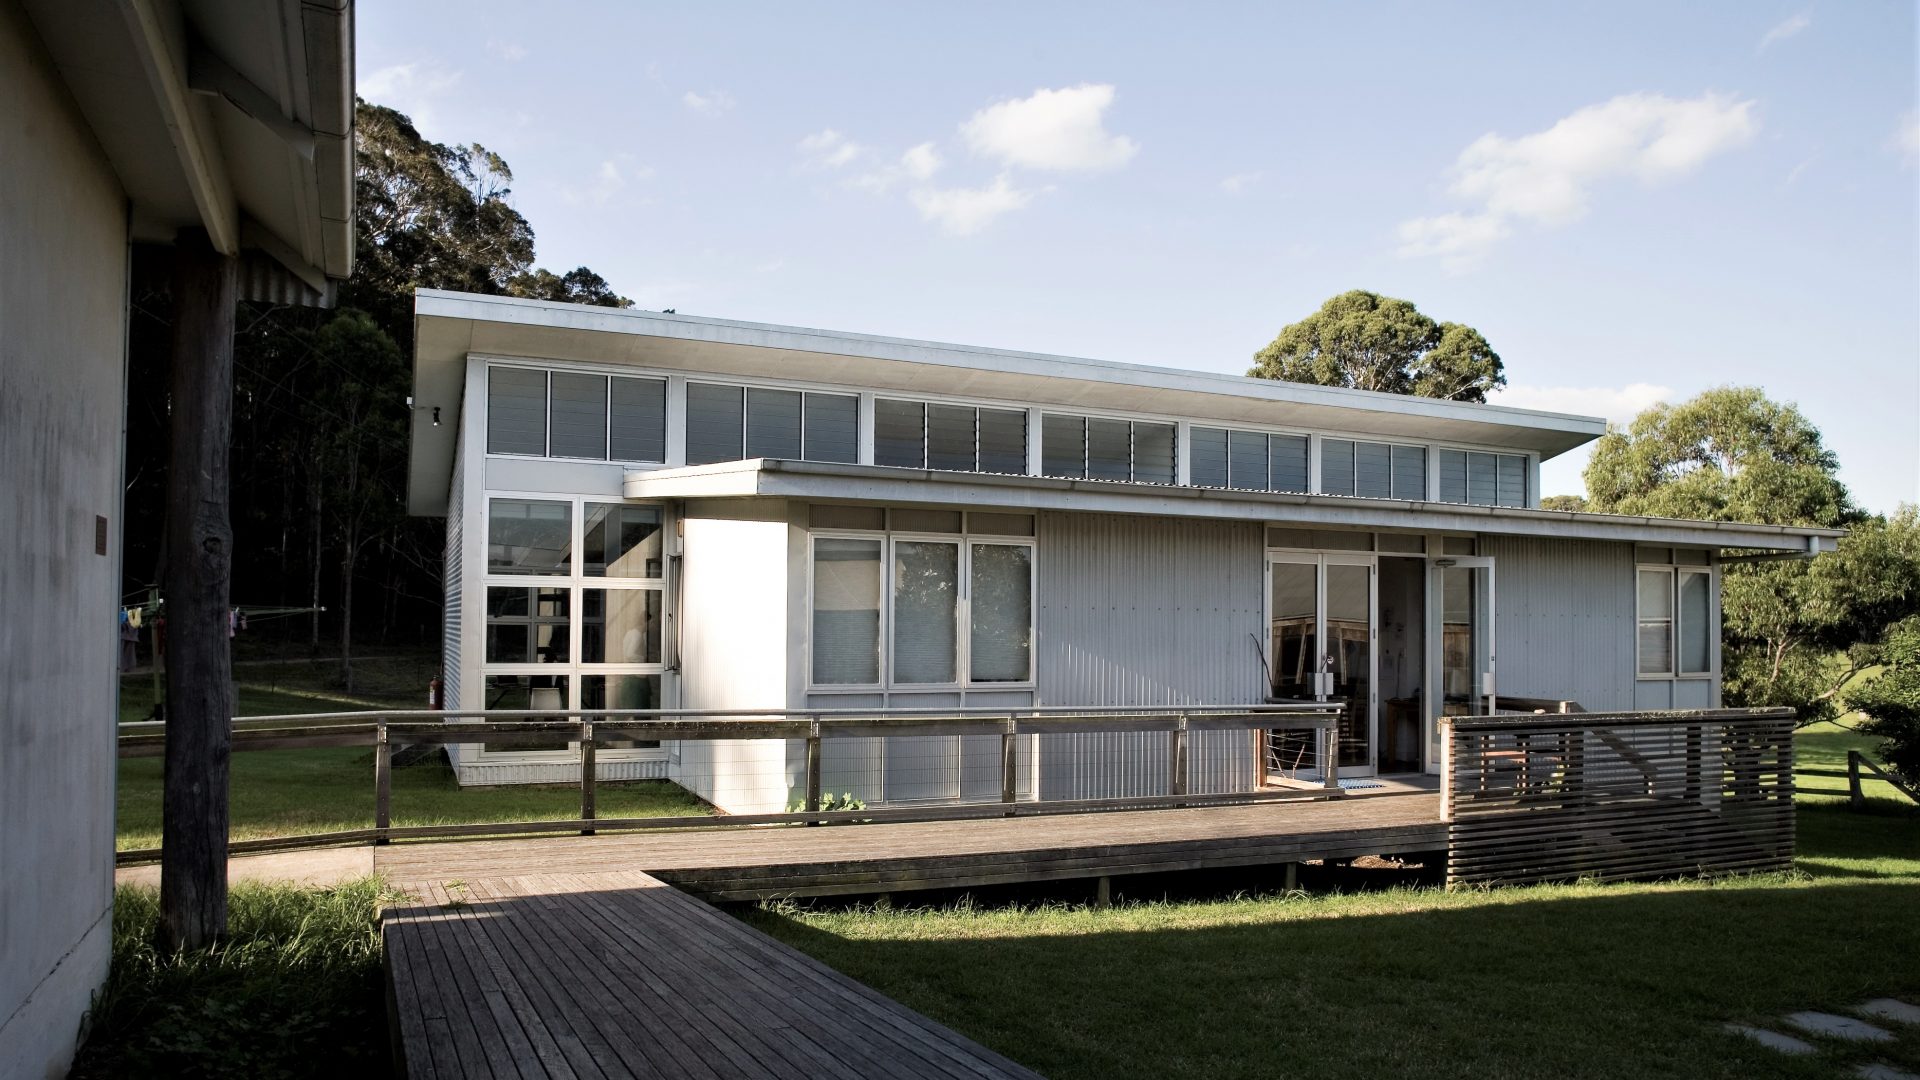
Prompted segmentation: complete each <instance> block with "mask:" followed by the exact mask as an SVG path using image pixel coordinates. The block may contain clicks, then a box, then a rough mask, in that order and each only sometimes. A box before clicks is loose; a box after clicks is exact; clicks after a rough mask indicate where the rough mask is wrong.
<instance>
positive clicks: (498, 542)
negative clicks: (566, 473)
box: [487, 499, 573, 575]
mask: <svg viewBox="0 0 1920 1080" xmlns="http://www.w3.org/2000/svg"><path fill="white" fill-rule="evenodd" d="M572 566H573V506H572V504H570V503H564V502H549V501H546V500H536V499H494V500H492V501H490V502H489V503H488V504H487V573H489V574H561V575H565V574H568V573H571V572H572Z"/></svg>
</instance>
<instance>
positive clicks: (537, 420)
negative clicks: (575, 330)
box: [487, 367, 667, 461]
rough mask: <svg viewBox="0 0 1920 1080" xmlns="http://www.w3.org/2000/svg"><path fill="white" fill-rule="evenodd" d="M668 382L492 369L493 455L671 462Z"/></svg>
mask: <svg viewBox="0 0 1920 1080" xmlns="http://www.w3.org/2000/svg"><path fill="white" fill-rule="evenodd" d="M666 449H667V384H666V380H664V379H649V378H638V377H630V376H625V375H589V374H584V373H581V372H573V371H539V370H535V369H532V368H516V367H490V368H488V369H487V452H488V453H490V454H527V455H531V456H535V457H561V458H587V459H589V460H593V461H606V460H609V459H611V460H614V461H665V460H666Z"/></svg>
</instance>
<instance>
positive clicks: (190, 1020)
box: [71, 878, 389, 1080]
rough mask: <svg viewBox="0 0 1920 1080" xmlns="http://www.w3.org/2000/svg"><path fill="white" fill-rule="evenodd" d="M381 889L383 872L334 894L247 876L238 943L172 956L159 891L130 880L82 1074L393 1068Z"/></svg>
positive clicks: (237, 908) (234, 926) (233, 923)
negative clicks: (162, 943)
mask: <svg viewBox="0 0 1920 1080" xmlns="http://www.w3.org/2000/svg"><path fill="white" fill-rule="evenodd" d="M383 897H384V894H383V891H382V888H381V885H380V883H379V881H378V880H377V879H373V878H369V879H366V880H363V881H357V882H352V883H349V884H345V885H341V886H339V887H337V888H333V889H299V888H293V887H289V886H266V885H257V884H244V883H243V884H236V885H235V886H234V887H233V890H232V892H231V893H230V895H229V901H228V902H229V909H228V910H229V912H230V920H229V936H228V938H227V940H226V941H224V942H222V943H221V944H219V945H217V946H215V947H213V948H210V949H204V950H201V951H199V952H193V953H185V954H173V953H168V952H163V951H161V950H159V949H157V948H155V946H154V932H155V928H156V927H157V926H158V923H159V905H160V901H159V895H158V892H157V891H156V890H154V889H151V888H137V887H126V888H122V889H120V890H119V891H118V892H117V893H116V895H115V897H114V908H113V967H112V972H111V974H110V975H109V976H108V979H107V985H106V987H105V988H104V989H103V990H102V991H101V995H100V997H98V998H97V999H96V1000H95V1002H94V1007H93V1011H92V1014H91V1016H90V1020H91V1024H92V1031H91V1033H90V1034H89V1036H88V1039H87V1043H86V1045H85V1046H84V1047H82V1048H81V1051H80V1054H79V1057H78V1059H77V1060H76V1061H75V1063H74V1068H73V1072H72V1074H71V1075H72V1076H73V1077H75V1078H76V1080H94V1078H107V1077H126V1076H151V1077H176V1076H177V1077H209V1078H221V1077H235V1078H239V1077H246V1078H255V1077H288V1078H295V1077H334V1076H353V1075H361V1076H365V1075H385V1074H386V1072H387V1071H388V1068H389V1065H388V1041H387V1038H386V1000H385V995H384V991H383V985H382V981H381V980H382V976H381V967H380V963H381V955H380V929H379V919H378V912H379V905H380V903H381V901H382V899H383Z"/></svg>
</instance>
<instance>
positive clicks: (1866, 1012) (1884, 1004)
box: [1853, 998, 1920, 1024]
mask: <svg viewBox="0 0 1920 1080" xmlns="http://www.w3.org/2000/svg"><path fill="white" fill-rule="evenodd" d="M1853 1011H1854V1012H1857V1013H1859V1014H1861V1015H1862V1016H1877V1017H1879V1018H1880V1019H1882V1020H1891V1021H1893V1022H1894V1023H1896V1024H1920V1006H1916V1005H1909V1004H1907V1003H1906V1002H1904V1001H1901V1000H1900V999H1898V998H1874V999H1873V1000H1872V1001H1869V1002H1867V1003H1866V1004H1865V1005H1857V1006H1855V1007H1854V1010H1853Z"/></svg>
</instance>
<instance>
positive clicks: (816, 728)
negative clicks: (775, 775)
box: [805, 716, 820, 825]
mask: <svg viewBox="0 0 1920 1080" xmlns="http://www.w3.org/2000/svg"><path fill="white" fill-rule="evenodd" d="M805 809H806V811H807V813H809V814H817V813H819V812H820V718H819V717H817V716H816V717H813V718H812V719H810V720H809V721H808V722H807V801H806V805H805ZM807 824H809V825H818V824H820V823H819V822H817V821H809V822H807Z"/></svg>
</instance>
